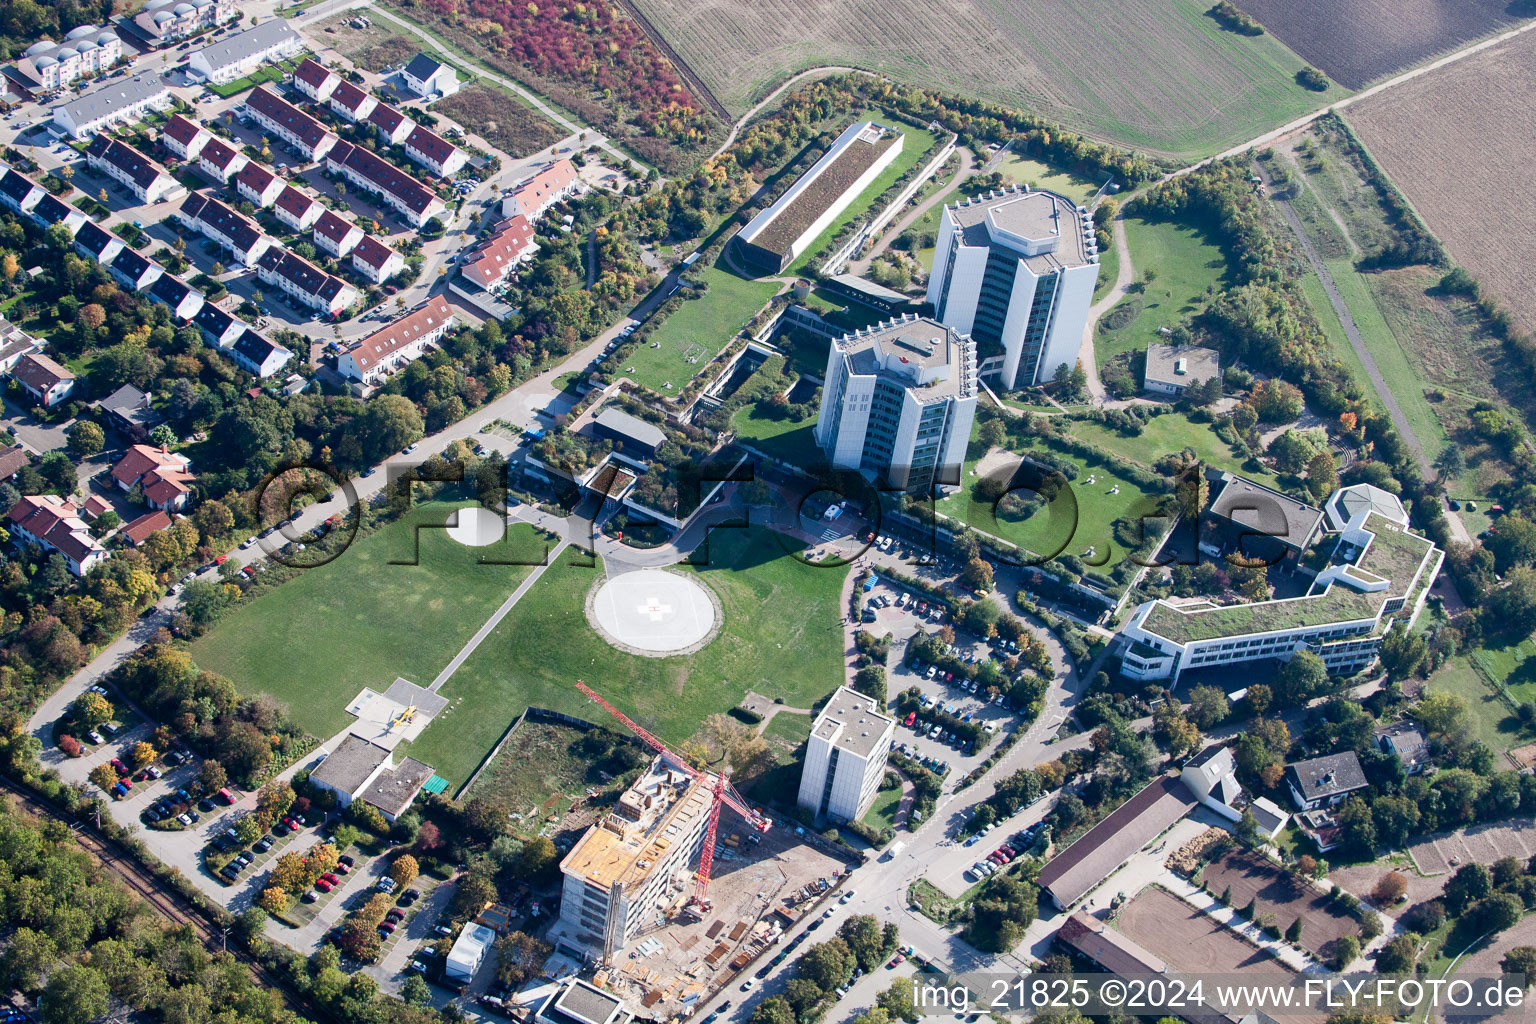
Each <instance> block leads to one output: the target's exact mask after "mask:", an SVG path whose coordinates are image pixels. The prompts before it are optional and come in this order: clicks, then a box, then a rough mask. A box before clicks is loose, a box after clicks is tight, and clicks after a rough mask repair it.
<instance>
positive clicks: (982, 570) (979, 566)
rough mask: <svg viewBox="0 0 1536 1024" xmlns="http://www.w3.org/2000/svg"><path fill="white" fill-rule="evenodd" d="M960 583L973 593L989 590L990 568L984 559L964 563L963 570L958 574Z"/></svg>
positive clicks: (991, 581) (991, 583) (990, 584)
mask: <svg viewBox="0 0 1536 1024" xmlns="http://www.w3.org/2000/svg"><path fill="white" fill-rule="evenodd" d="M960 583H961V585H962V586H965V587H969V588H970V589H971V590H974V591H982V590H991V589H992V586H993V578H992V566H991V565H990V564H988V563H987V562H986V561H985V560H984V559H980V558H973V559H971V560H970V561H969V562H967V563H965V569H964V570H963V571H962V572H961V573H960Z"/></svg>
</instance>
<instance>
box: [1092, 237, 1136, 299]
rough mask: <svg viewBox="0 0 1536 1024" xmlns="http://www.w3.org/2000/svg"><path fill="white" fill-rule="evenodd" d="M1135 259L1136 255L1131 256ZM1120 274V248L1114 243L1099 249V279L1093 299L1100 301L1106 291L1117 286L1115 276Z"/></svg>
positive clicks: (1094, 287) (1094, 289)
mask: <svg viewBox="0 0 1536 1024" xmlns="http://www.w3.org/2000/svg"><path fill="white" fill-rule="evenodd" d="M1131 259H1132V260H1133V261H1134V260H1135V257H1134V256H1133V257H1131ZM1119 275H1120V249H1119V247H1118V246H1116V245H1114V244H1113V243H1111V244H1110V246H1109V248H1108V249H1100V250H1099V281H1098V283H1097V284H1095V285H1094V286H1093V301H1094V302H1098V301H1099V300H1100V299H1102V298H1103V297H1104V295H1105V293H1106V292H1108V291H1109V290H1110V289H1111V288H1113V287H1114V286H1115V278H1116V277H1118V276H1119Z"/></svg>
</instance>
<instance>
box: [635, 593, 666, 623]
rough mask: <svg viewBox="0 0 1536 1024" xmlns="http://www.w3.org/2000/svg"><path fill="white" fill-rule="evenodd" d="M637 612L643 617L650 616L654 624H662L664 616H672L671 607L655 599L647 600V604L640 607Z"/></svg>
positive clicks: (649, 598)
mask: <svg viewBox="0 0 1536 1024" xmlns="http://www.w3.org/2000/svg"><path fill="white" fill-rule="evenodd" d="M635 610H636V611H637V612H639V613H640V614H641V615H649V616H650V617H651V621H652V622H660V621H661V620H662V617H663V616H666V615H671V614H672V606H671V605H669V604H662V603H661V602H660V601H658V600H657V599H656V598H654V597H648V598H646V599H645V603H644V604H642V605H638V606H637V607H636V608H635Z"/></svg>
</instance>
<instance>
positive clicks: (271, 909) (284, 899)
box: [256, 885, 293, 916]
mask: <svg viewBox="0 0 1536 1024" xmlns="http://www.w3.org/2000/svg"><path fill="white" fill-rule="evenodd" d="M291 902H293V897H291V896H289V895H288V890H287V889H284V888H282V887H281V886H277V885H273V886H269V887H267V888H265V889H263V890H262V891H261V895H260V896H259V897H257V900H256V903H257V905H259V906H260V907H261V909H262V910H265V911H266V912H267V913H269V914H272V915H273V916H276V915H278V914H281V913H282V912H283V911H285V910H287V909H288V905H289V904H290V903H291Z"/></svg>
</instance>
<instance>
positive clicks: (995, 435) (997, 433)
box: [976, 417, 1008, 451]
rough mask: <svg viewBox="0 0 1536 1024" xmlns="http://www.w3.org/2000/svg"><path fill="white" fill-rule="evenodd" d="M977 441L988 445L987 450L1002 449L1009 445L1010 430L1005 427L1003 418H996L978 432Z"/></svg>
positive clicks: (984, 424)
mask: <svg viewBox="0 0 1536 1024" xmlns="http://www.w3.org/2000/svg"><path fill="white" fill-rule="evenodd" d="M976 439H977V440H978V441H980V442H981V443H982V444H984V445H986V447H987V450H988V451H990V450H991V449H993V448H1001V447H1003V446H1004V445H1006V444H1007V443H1008V428H1007V427H1005V426H1004V425H1003V421H1002V418H1001V417H994V418H992V419H989V420H987V421H986V422H985V423H983V424H982V425H981V429H980V430H978V431H977V432H976Z"/></svg>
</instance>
